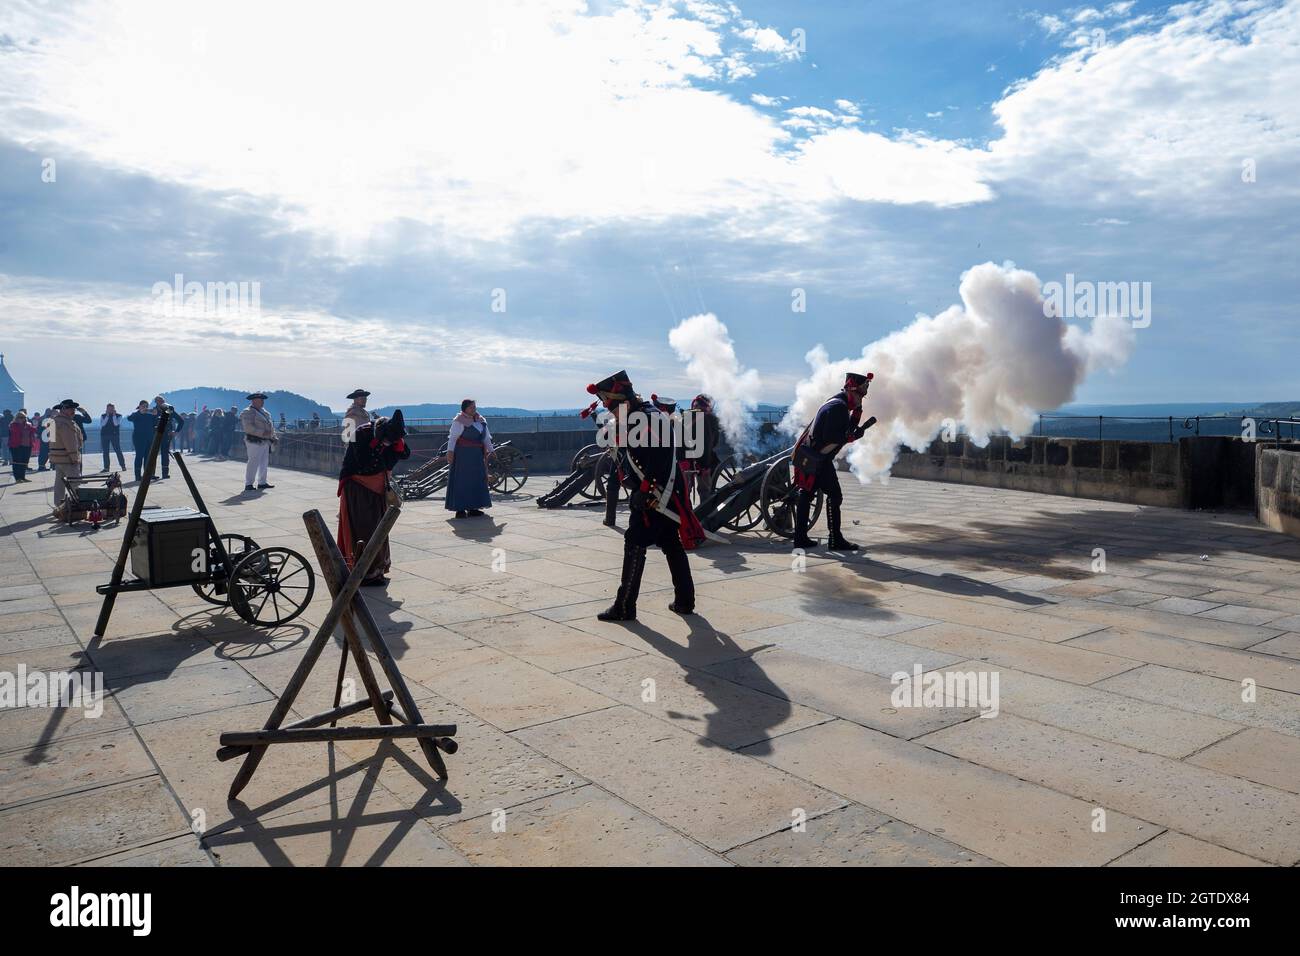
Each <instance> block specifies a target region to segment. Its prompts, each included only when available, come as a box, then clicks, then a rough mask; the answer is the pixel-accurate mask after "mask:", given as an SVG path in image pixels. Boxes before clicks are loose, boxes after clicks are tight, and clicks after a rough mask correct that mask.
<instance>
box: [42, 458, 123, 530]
mask: <svg viewBox="0 0 1300 956" xmlns="http://www.w3.org/2000/svg"><path fill="white" fill-rule="evenodd" d="M66 482H67V489H68V494H67V497H65V498H64V499H63V504H61V505H59V508H58V511H57V512H56V513H55V517H56V518H57V519H58V520H59V521H64V522H66V523H68V524H74V523H76V522H78V521H89V522H90V523H91V525H93V526H94V528H95V529H96V530H98V529H99V526H100V525H101V524H102V523H103V522H105V521H109V520H115V519H119V518H124V517H126V494H125V493H124V492H123V491H122V476H121V475H120V474H118V473H117V472H112V473H111V474H101V475H85V476H77V477H74V478H68V479H66Z"/></svg>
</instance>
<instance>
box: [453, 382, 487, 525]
mask: <svg viewBox="0 0 1300 956" xmlns="http://www.w3.org/2000/svg"><path fill="white" fill-rule="evenodd" d="M491 454H492V433H491V432H489V431H488V425H487V421H486V419H484V418H483V416H482V415H480V414H479V413H478V406H477V405H476V404H475V402H474V399H472V398H467V399H465V401H463V402H461V403H460V414H459V415H457V416H456V417H455V418H454V419H452V423H451V432H450V433H449V434H448V435H447V463H448V464H449V465H450V466H451V474H450V475H449V476H448V478H447V510H448V511H454V512H456V517H457V518H465V517H470V518H481V517H482V516H483V509H484V508H491V507H492V497H491V495H489V494H488V479H487V460H488V456H489V455H491Z"/></svg>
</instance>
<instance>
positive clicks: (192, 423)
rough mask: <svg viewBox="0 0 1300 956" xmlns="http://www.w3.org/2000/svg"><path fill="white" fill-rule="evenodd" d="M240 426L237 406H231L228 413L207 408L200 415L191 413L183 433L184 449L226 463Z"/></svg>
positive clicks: (187, 417) (188, 415) (187, 416)
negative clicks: (236, 430)
mask: <svg viewBox="0 0 1300 956" xmlns="http://www.w3.org/2000/svg"><path fill="white" fill-rule="evenodd" d="M238 424H239V407H238V406H236V405H231V406H230V408H229V410H227V411H223V410H222V409H220V408H205V409H203V411H201V412H198V413H195V412H190V413H188V414H187V415H186V416H185V426H184V429H183V431H182V432H181V436H182V443H183V444H182V448H183V450H185V451H192V452H197V453H198V454H200V455H211V456H212V457H213V458H216V459H217V460H218V461H225V460H226V459H227V458H229V457H230V446H231V445H233V444H234V441H235V429H236V427H237V426H238Z"/></svg>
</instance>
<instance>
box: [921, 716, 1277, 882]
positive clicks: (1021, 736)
mask: <svg viewBox="0 0 1300 956" xmlns="http://www.w3.org/2000/svg"><path fill="white" fill-rule="evenodd" d="M922 742H923V743H926V744H928V745H929V746H931V747H933V748H935V749H938V750H942V751H943V752H945V753H949V754H952V755H954V756H956V757H961V758H963V759H966V760H972V761H975V762H976V763H979V764H981V765H983V766H986V767H990V768H994V769H997V770H1001V771H1003V772H1004V773H1015V774H1017V775H1019V776H1021V777H1024V778H1025V779H1027V780H1033V781H1035V782H1037V783H1041V784H1043V785H1044V786H1047V787H1052V788H1053V789H1056V790H1061V791H1064V792H1066V793H1071V794H1074V795H1077V796H1079V797H1080V798H1082V799H1084V800H1089V801H1095V802H1096V803H1097V805H1099V806H1103V807H1108V808H1113V809H1114V810H1118V811H1120V812H1123V813H1127V814H1131V815H1134V816H1139V817H1141V818H1142V819H1145V820H1151V821H1152V822H1154V823H1158V824H1160V825H1161V826H1164V827H1168V828H1169V829H1173V830H1178V831H1179V832H1181V833H1186V834H1188V835H1189V836H1194V837H1197V838H1198V839H1201V840H1204V841H1206V842H1208V843H1214V844H1216V845H1218V846H1223V847H1227V848H1228V849H1231V850H1236V851H1237V852H1239V853H1245V854H1247V855H1248V856H1253V857H1255V858H1256V859H1261V860H1267V861H1269V862H1272V863H1279V864H1283V865H1286V866H1290V865H1293V864H1295V863H1297V862H1300V796H1297V795H1296V794H1292V793H1284V792H1282V791H1280V790H1275V789H1272V788H1270V787H1264V786H1260V785H1259V784H1256V783H1252V782H1250V781H1246V780H1241V779H1239V778H1236V777H1230V776H1228V775H1226V774H1222V773H1219V772H1217V771H1213V770H1206V769H1203V768H1201V767H1196V766H1192V765H1190V764H1188V763H1183V762H1180V761H1177V760H1171V759H1169V758H1168V757H1162V756H1159V755H1157V754H1147V753H1141V752H1139V751H1136V750H1133V749H1131V748H1128V747H1124V746H1121V745H1119V744H1111V743H1107V742H1104V741H1100V740H1093V739H1090V738H1087V737H1083V736H1082V735H1079V734H1074V733H1071V732H1070V731H1064V730H1059V729H1057V728H1054V727H1047V726H1045V725H1043V724H1038V723H1034V722H1033V721H1028V720H1023V719H1021V718H1019V717H1014V716H1011V715H1004V716H1001V717H998V718H997V719H995V720H970V721H967V722H966V723H964V724H960V725H958V726H956V727H949V728H946V729H944V730H939V731H936V732H935V733H933V734H930V735H929V736H928V737H925V738H923V740H922Z"/></svg>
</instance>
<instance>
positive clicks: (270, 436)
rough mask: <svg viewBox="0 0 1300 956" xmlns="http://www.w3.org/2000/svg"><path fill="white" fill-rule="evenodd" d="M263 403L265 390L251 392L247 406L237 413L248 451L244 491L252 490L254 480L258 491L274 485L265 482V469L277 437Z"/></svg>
mask: <svg viewBox="0 0 1300 956" xmlns="http://www.w3.org/2000/svg"><path fill="white" fill-rule="evenodd" d="M265 403H266V393H265V392H253V394H251V395H249V396H248V407H247V408H246V409H244V410H243V411H242V412H240V413H239V424H240V425H241V426H243V429H244V447H245V448H246V449H247V451H248V465H247V466H245V468H244V490H245V491H252V490H253V482H254V481H256V482H257V490H258V491H266V490H267V489H268V488H274V487H275V485H272V484H268V483H267V480H266V471H267V468H268V467H269V465H270V462H271V446H273V445H274V444H275V443H276V442H277V441H279V439H278V438H277V437H276V434H275V423H274V422H272V421H271V413H270V412H268V411H267V410H266V409H265V408H264V407H263V406H264V405H265Z"/></svg>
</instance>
